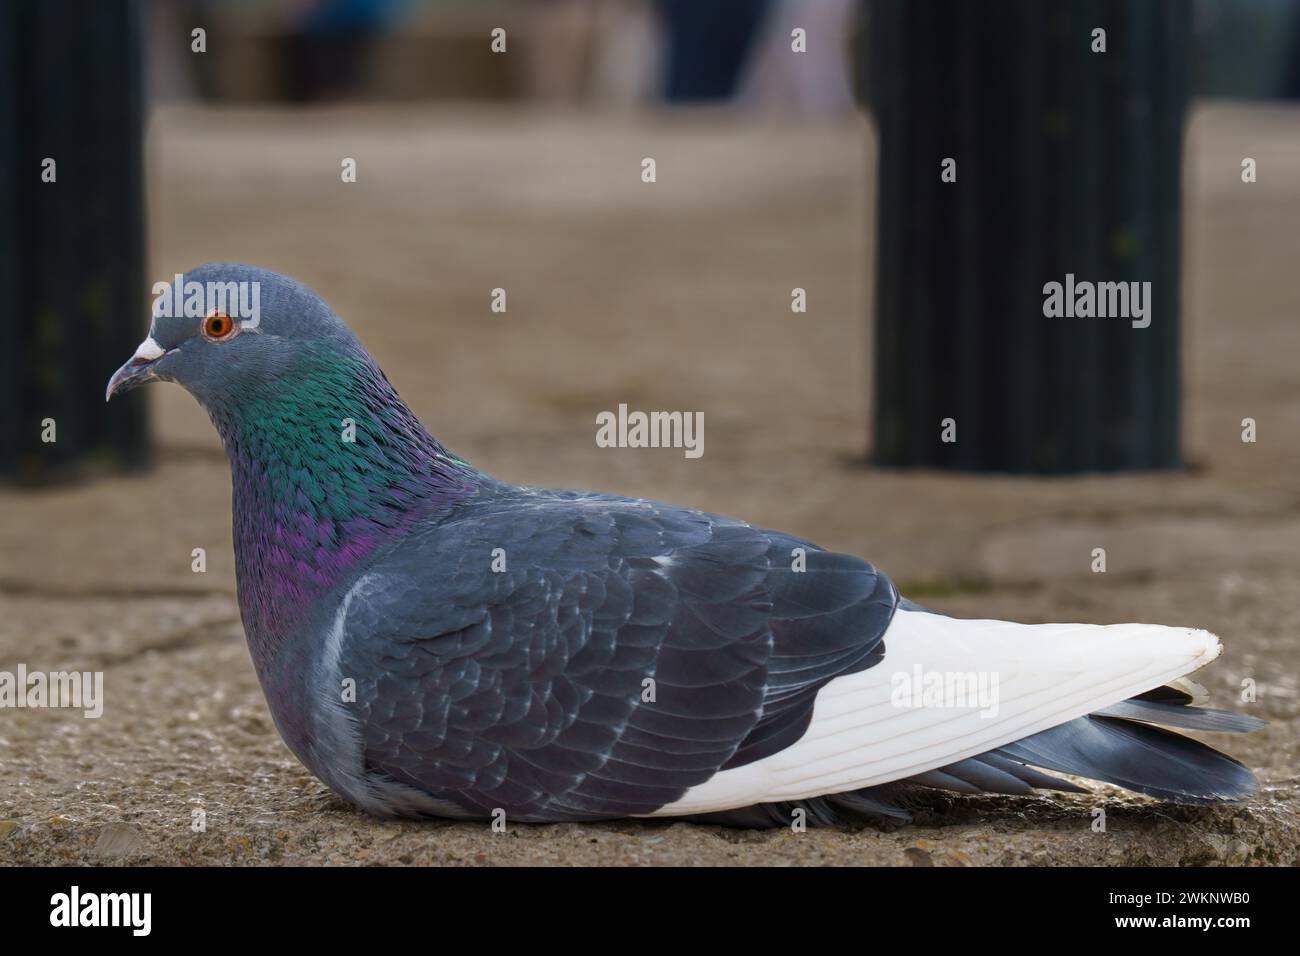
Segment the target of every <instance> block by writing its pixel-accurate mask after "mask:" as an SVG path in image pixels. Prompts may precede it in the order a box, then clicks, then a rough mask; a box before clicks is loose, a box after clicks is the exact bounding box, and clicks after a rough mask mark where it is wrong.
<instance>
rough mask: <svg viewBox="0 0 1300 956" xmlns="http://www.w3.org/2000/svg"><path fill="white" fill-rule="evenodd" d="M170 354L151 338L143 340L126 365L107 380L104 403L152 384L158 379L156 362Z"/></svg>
mask: <svg viewBox="0 0 1300 956" xmlns="http://www.w3.org/2000/svg"><path fill="white" fill-rule="evenodd" d="M173 351H174V350H173ZM170 354H171V352H169V351H167V350H166V349H164V348H163V347H162V346H161V345H159V344H158V343H157V342H155V341H154V340H153V337H152V336H150V337H149V338H147V339H145V340H144V341H143V342H141V343H140V347H139V348H138V349H136V350H135V354H134V355H132V356H131V357H130V358H129V359H127V360H126V364H125V365H123V366H122V367H121V368H120V369H118V370H117V371H116V372H114V373H113V377H112V378H110V379H109V380H108V388H107V389H106V390H105V391H104V401H106V402H107V401H109V400H110V399H111V398H112V397H113V396H114V395H117V394H118V393H120V392H129V391H131V389H133V388H135V387H136V386H137V385H143V384H144V383H145V382H152V381H153V380H154V379H155V378H157V377H158V374H157V372H156V370H155V366H156V365H157V364H158V360H159V359H160V358H162V357H163V356H164V355H170Z"/></svg>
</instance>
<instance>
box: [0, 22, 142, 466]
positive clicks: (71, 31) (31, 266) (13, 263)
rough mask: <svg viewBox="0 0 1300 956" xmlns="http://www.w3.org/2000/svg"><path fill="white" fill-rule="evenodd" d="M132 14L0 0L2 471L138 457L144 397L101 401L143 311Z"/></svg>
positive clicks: (137, 43)
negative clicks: (47, 161)
mask: <svg viewBox="0 0 1300 956" xmlns="http://www.w3.org/2000/svg"><path fill="white" fill-rule="evenodd" d="M140 18H141V11H140V7H139V4H138V3H136V2H131V0H102V2H95V0H85V2H76V3H28V2H22V0H0V79H2V80H3V85H4V88H3V90H0V301H3V302H4V308H3V309H0V475H4V476H6V477H8V478H12V479H17V480H19V481H23V482H28V483H44V482H48V481H52V480H57V479H61V478H66V477H70V476H75V475H79V474H84V473H85V472H87V471H88V470H91V469H100V468H105V467H108V468H111V467H123V466H125V467H138V466H140V465H143V464H144V463H145V462H146V460H147V454H148V444H147V435H146V426H145V408H144V404H143V400H142V396H140V395H129V396H126V398H127V399H128V401H126V402H122V403H119V402H113V403H112V405H106V404H105V403H104V383H105V382H106V381H107V379H108V376H109V375H111V374H112V372H113V370H114V369H115V368H116V367H117V366H118V365H120V364H121V362H122V360H123V358H124V357H125V356H127V355H129V354H130V352H131V350H132V349H133V348H134V347H135V345H136V343H137V342H138V341H139V340H140V338H141V337H142V333H143V330H144V328H145V324H146V317H147V314H148V312H147V310H148V301H147V299H146V297H145V292H146V285H145V279H144V240H143V236H144V224H143V214H144V200H143V194H144V186H143V170H142V149H141V136H142V128H143V102H142V80H141V58H142V55H143V51H142V40H141V19H140ZM46 159H52V160H54V166H53V167H52V168H51V167H49V166H48V165H47V164H46V163H45V160H46ZM50 176H53V177H54V181H52V182H47V181H45V179H44V178H43V177H45V178H48V177H50ZM51 438H53V439H54V440H53V441H50V440H49V439H51Z"/></svg>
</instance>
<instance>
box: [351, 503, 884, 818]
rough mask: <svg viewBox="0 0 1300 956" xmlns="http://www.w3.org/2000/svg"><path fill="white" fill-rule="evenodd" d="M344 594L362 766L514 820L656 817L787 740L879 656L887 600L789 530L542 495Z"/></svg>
mask: <svg viewBox="0 0 1300 956" xmlns="http://www.w3.org/2000/svg"><path fill="white" fill-rule="evenodd" d="M494 549H501V550H500V551H499V552H495V555H496V560H497V562H498V567H500V560H501V559H504V562H505V570H502V571H494V570H493V560H494ZM795 549H802V550H803V552H804V554H805V555H806V557H805V559H804V560H805V562H806V566H805V567H804V568H803V569H798V570H797V569H796V568H797V566H798V565H797V557H798V556H797V554H795V553H794V552H795ZM359 592H360V593H358V594H357V595H356V596H355V599H354V600H353V601H352V603H351V604H350V606H349V609H348V613H347V617H346V622H345V634H346V637H345V640H344V648H343V651H342V656H341V658H340V666H341V668H342V672H343V673H344V674H347V675H349V676H353V677H354V678H355V679H356V681H357V701H356V704H355V705H354V706H356V707H357V708H358V717H359V726H360V729H361V734H362V741H363V746H364V753H365V762H366V768H367V772H368V773H370V774H373V775H377V776H378V777H380V778H382V779H384V780H391V781H395V782H397V783H400V784H404V785H406V786H409V787H413V788H415V789H417V790H419V791H422V792H424V793H427V794H430V795H432V796H435V797H437V798H438V799H440V800H444V801H450V802H452V803H454V804H456V805H457V806H459V807H461V808H462V809H463V810H464V811H465V812H467V813H470V814H474V815H487V814H490V813H491V812H492V811H493V810H494V809H496V808H502V809H504V810H506V811H507V813H508V815H509V816H510V817H511V818H513V819H518V820H566V819H567V820H575V819H593V818H600V817H615V816H624V815H629V814H639V813H649V812H652V811H654V810H656V809H658V808H660V807H662V806H664V805H665V804H668V803H671V802H673V801H674V800H676V799H678V798H679V797H681V796H682V794H683V793H685V791H686V790H687V789H688V788H689V787H692V786H695V785H697V784H700V783H703V782H704V781H706V780H708V779H709V778H710V777H712V776H713V775H714V774H715V773H717V772H718V771H719V770H721V769H723V768H727V767H734V766H740V765H742V764H745V763H748V762H751V761H754V760H758V759H760V758H762V757H764V756H767V755H769V754H771V753H775V752H777V751H779V750H781V749H783V748H784V747H786V746H789V744H791V743H793V742H794V741H795V740H797V739H798V738H799V737H800V736H801V735H802V734H803V732H804V731H805V730H806V729H807V726H808V723H809V720H810V719H811V715H812V705H813V700H814V697H815V696H816V694H817V691H818V690H819V689H820V688H821V687H822V686H823V685H825V684H826V682H827V681H829V680H831V679H832V678H834V677H836V676H838V675H840V674H846V673H852V672H854V671H859V670H862V669H864V668H867V667H869V666H871V665H872V664H874V663H875V662H876V661H878V660H879V659H880V658H881V656H882V655H883V652H884V648H883V645H882V643H881V636H882V635H883V634H884V631H885V629H886V627H887V626H888V624H889V621H890V619H891V617H892V615H893V612H894V608H895V606H896V605H897V602H898V594H897V591H896V590H895V588H894V586H893V584H892V583H891V582H890V581H889V580H888V578H886V577H885V576H884V575H883V574H881V573H880V572H878V571H877V570H876V569H875V568H873V567H872V566H871V565H870V564H868V563H867V562H865V561H863V560H861V559H859V558H855V557H851V556H848V555H843V554H835V553H831V552H827V551H822V550H820V549H817V548H815V547H814V546H812V545H810V544H808V543H807V542H805V541H801V540H799V539H796V538H791V537H788V536H786V535H782V534H778V533H775V532H770V531H763V530H760V529H757V528H752V527H750V526H748V525H746V524H743V523H741V522H736V521H731V520H728V519H725V518H719V517H716V516H713V515H708V514H703V513H700V512H695V511H686V510H682V509H676V508H670V507H668V506H664V505H656V504H653V503H649V502H641V501H629V500H626V499H613V498H605V497H601V496H585V497H581V496H550V497H547V496H542V495H536V494H531V495H528V496H520V497H519V499H518V500H507V501H497V502H493V503H489V504H486V505H480V506H477V507H475V508H472V509H470V510H469V512H468V513H466V514H464V515H462V516H459V517H457V518H456V519H454V520H451V521H449V522H446V523H444V524H443V525H441V526H439V527H438V528H436V529H431V530H430V531H428V532H427V533H424V534H421V535H419V536H417V537H415V538H412V539H410V541H409V542H408V543H407V544H406V545H405V546H404V547H403V548H402V549H400V550H399V551H398V552H396V553H395V554H393V555H392V556H390V557H389V558H387V559H386V560H385V561H384V562H383V563H382V564H380V565H378V566H376V567H374V568H372V569H371V571H370V572H369V573H368V581H367V586H366V587H365V588H361V589H359Z"/></svg>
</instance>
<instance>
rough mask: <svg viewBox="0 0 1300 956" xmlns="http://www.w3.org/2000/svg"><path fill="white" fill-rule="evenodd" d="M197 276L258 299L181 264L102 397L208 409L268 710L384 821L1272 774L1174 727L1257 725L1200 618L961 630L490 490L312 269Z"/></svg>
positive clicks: (636, 509)
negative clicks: (1218, 689) (1209, 693)
mask: <svg viewBox="0 0 1300 956" xmlns="http://www.w3.org/2000/svg"><path fill="white" fill-rule="evenodd" d="M179 279H180V277H178V280H179ZM183 288H184V289H187V290H188V289H191V288H194V289H206V290H211V289H214V288H215V289H218V290H221V289H225V290H228V291H229V298H230V300H231V301H237V303H239V304H242V303H244V302H245V301H246V300H245V298H243V297H242V296H243V290H246V289H249V288H251V289H253V290H255V291H256V293H257V294H256V296H255V297H253V301H254V302H255V303H256V304H257V308H256V310H255V311H256V313H257V314H256V315H254V316H252V317H251V318H247V317H243V316H240V315H235V314H231V311H222V310H221V309H213V310H211V311H205V309H204V308H202V307H191V306H192V305H193V303H191V302H190V301H188V295H187V301H186V302H185V303H184V308H182V307H181V305H182V303H181V301H180V299H181V295H180V292H181V290H182V286H181V285H180V284H179V281H178V286H177V293H178V294H177V296H176V301H175V302H173V303H171V304H170V305H169V304H168V303H165V302H163V301H162V300H163V298H164V297H161V296H160V299H159V302H156V303H155V308H154V315H153V320H152V324H151V327H150V330H149V336H148V338H146V339H145V340H144V342H143V343H142V344H141V345H140V346H139V348H138V349H137V350H136V352H135V354H134V355H133V356H132V357H131V358H130V359H129V360H128V361H127V362H126V364H124V365H123V366H122V367H121V368H120V369H118V371H117V372H116V373H115V374H114V375H113V376H112V379H111V380H110V381H109V383H108V389H107V397H108V398H112V396H113V395H115V394H119V393H122V392H126V391H127V390H129V389H131V388H134V387H135V386H137V385H140V384H142V383H144V382H149V381H152V380H162V381H170V382H174V383H176V384H178V385H180V386H182V387H183V388H185V389H186V390H188V391H189V392H190V394H191V395H193V396H194V398H195V399H197V400H198V402H199V403H200V404H201V405H202V406H203V408H204V409H206V411H207V412H208V415H209V416H210V418H211V419H212V422H213V424H214V425H215V426H216V429H217V431H218V432H219V433H220V436H221V440H222V442H223V444H224V446H225V451H226V454H227V457H228V458H229V461H230V468H231V479H232V485H233V523H234V547H235V567H236V578H237V587H238V597H239V607H240V613H241V618H242V621H243V625H244V630H245V633H246V636H247V640H248V647H249V652H250V656H251V658H252V662H253V664H254V667H255V669H256V671H257V676H258V679H259V681H260V683H261V686H262V689H263V692H264V693H265V695H266V700H267V704H268V706H269V708H270V711H271V714H272V716H273V718H274V721H275V725H276V728H277V729H278V731H279V733H280V734H281V736H282V737H283V739H284V741H285V743H286V744H287V745H288V747H289V749H290V750H292V751H293V753H294V754H295V755H296V756H297V757H298V758H299V759H300V760H301V761H302V763H303V764H304V765H305V766H306V767H307V768H308V769H309V770H310V771H311V772H312V773H313V774H314V775H315V776H316V777H318V778H319V779H320V780H321V781H323V782H324V783H325V784H326V785H328V786H329V787H330V788H332V789H333V790H334V791H336V792H337V793H338V794H340V795H342V796H343V797H344V798H346V799H347V800H348V801H350V802H351V803H353V804H354V805H356V806H357V807H360V808H362V809H363V810H365V811H368V812H370V813H373V814H376V815H380V816H401V817H438V818H452V819H496V818H499V817H500V815H501V814H504V815H505V817H506V818H508V819H511V820H515V821H520V822H537V823H545V822H559V821H570V822H573V821H593V820H605V819H614V818H623V817H675V818H685V819H688V820H695V821H703V822H709V823H717V824H724V825H729V826H737V827H770V826H780V825H788V824H790V823H791V822H792V821H794V820H797V819H803V820H805V821H807V822H811V823H816V824H843V823H852V822H858V821H862V820H864V819H865V820H884V821H889V820H907V819H909V813H910V812H911V809H914V807H915V805H916V801H917V799H918V794H919V795H920V796H921V797H922V798H924V796H925V795H926V794H927V793H932V792H933V791H935V790H944V791H953V792H955V793H958V794H984V793H989V794H1011V795H1027V794H1031V793H1033V792H1034V791H1036V790H1043V789H1047V790H1057V791H1065V792H1085V793H1087V792H1090V791H1088V790H1087V789H1086V788H1085V787H1083V786H1081V785H1080V783H1078V782H1076V779H1068V778H1085V779H1090V780H1095V781H1101V782H1105V783H1109V784H1113V785H1115V786H1118V787H1121V788H1124V789H1127V790H1129V791H1133V792H1136V793H1139V794H1145V795H1147V796H1150V797H1154V798H1156V799H1158V800H1163V801H1170V802H1173V803H1181V804H1224V803H1237V802H1241V801H1243V800H1245V799H1246V798H1248V797H1249V796H1250V794H1251V793H1253V792H1254V790H1255V787H1256V783H1255V778H1254V776H1253V775H1252V774H1251V772H1250V771H1249V770H1248V769H1247V768H1246V767H1245V766H1243V765H1242V764H1241V763H1239V762H1238V761H1236V760H1234V759H1232V758H1230V757H1228V756H1226V755H1224V754H1222V753H1220V752H1218V751H1216V750H1214V749H1211V748H1210V747H1208V746H1206V745H1205V744H1203V743H1200V742H1198V741H1196V740H1193V739H1192V738H1190V737H1187V736H1184V735H1182V734H1179V733H1176V732H1175V731H1176V730H1192V731H1209V732H1216V733H1223V732H1226V733H1241V732H1246V731H1250V730H1253V729H1255V728H1257V727H1259V726H1261V725H1262V723H1263V721H1260V720H1257V719H1255V718H1253V717H1249V716H1246V715H1242V714H1237V713H1232V712H1229V711H1222V710H1213V709H1209V708H1207V707H1205V706H1204V704H1205V703H1206V694H1205V692H1204V690H1203V689H1202V688H1201V687H1200V686H1199V685H1197V684H1194V683H1193V682H1191V681H1190V680H1189V679H1188V675H1189V674H1191V673H1192V672H1193V671H1195V670H1197V669H1198V668H1201V667H1203V666H1205V665H1207V664H1209V663H1210V662H1211V661H1213V660H1214V659H1215V658H1216V657H1218V656H1219V654H1220V652H1221V650H1222V645H1221V644H1220V642H1219V639H1218V638H1217V637H1216V636H1215V635H1213V634H1211V633H1209V632H1207V631H1204V630H1199V629H1195V628H1190V627H1166V626H1159V625H1154V624H1111V625H1091V624H1037V625H1027V624H1017V623H1012V622H1007V621H997V620H965V619H958V618H954V617H950V616H947V615H944V614H941V613H937V612H935V611H932V610H928V609H927V608H925V607H923V606H921V605H919V604H916V603H914V602H912V601H909V600H907V599H906V598H903V597H901V596H900V594H899V592H898V589H897V588H896V587H895V585H894V584H893V582H892V581H891V580H890V579H889V578H888V577H887V576H886V575H885V574H884V572H882V571H880V570H878V569H877V568H875V567H874V566H873V565H871V564H870V563H868V562H867V561H865V560H863V559H862V558H859V557H855V556H853V555H850V554H842V553H836V552H833V551H828V550H825V549H823V548H820V547H818V546H817V545H815V544H813V543H812V542H810V541H807V540H805V539H803V538H799V537H796V536H794V535H790V534H785V533H782V532H778V531H769V530H765V529H762V528H757V527H754V526H753V525H750V524H747V523H746V522H744V521H740V520H737V519H734V518H727V517H722V516H720V515H715V514H709V513H706V512H703V511H697V510H693V509H690V508H678V507H674V506H672V505H668V504H663V503H660V502H657V501H649V500H643V499H639V498H629V497H621V496H618V495H612V494H599V493H595V492H588V491H572V490H555V489H548V488H539V487H529V486H524V485H517V484H512V483H509V482H506V481H502V480H499V479H497V478H494V477H492V476H490V475H488V474H486V473H484V472H482V471H479V470H477V469H476V468H474V467H473V466H472V465H470V464H469V463H468V462H467V461H465V460H464V459H463V458H460V457H457V456H456V455H454V454H452V453H451V452H450V451H448V450H447V448H445V447H444V446H443V445H442V444H441V443H440V442H439V441H438V440H437V439H436V438H434V437H433V435H432V434H430V433H429V431H427V430H426V429H425V428H424V426H423V425H422V424H421V423H420V421H419V419H418V418H417V417H416V416H415V414H414V413H413V412H412V411H411V409H410V408H409V407H408V406H407V405H406V404H405V403H404V402H403V401H402V399H401V398H399V397H398V394H397V392H396V390H395V389H394V388H393V386H392V385H391V384H390V383H389V381H388V379H387V378H386V377H385V375H384V373H383V371H381V370H380V368H379V366H378V364H377V363H376V362H375V360H374V359H373V358H372V357H371V355H370V353H369V352H367V351H366V349H365V348H364V347H363V346H362V345H361V343H360V342H359V341H358V340H357V338H356V336H354V335H353V333H352V332H351V331H350V330H349V329H348V327H347V326H346V325H345V324H344V322H343V321H342V320H341V319H340V318H339V316H338V315H336V314H335V313H334V311H333V310H332V309H331V308H330V307H329V306H328V305H327V304H326V303H325V302H324V301H323V300H322V299H321V298H320V297H319V296H318V295H317V294H316V293H314V292H312V291H311V290H310V289H308V288H307V287H306V286H304V285H302V284H300V283H299V282H297V281H295V280H293V279H291V278H288V277H286V276H282V275H278V274H276V273H274V272H270V271H267V270H264V269H260V268H256V267H253V266H246V265H231V264H210V265H205V266H201V267H199V268H197V269H194V270H192V271H190V272H189V273H187V274H185V276H184V287H183ZM236 290H239V291H240V297H239V298H238V299H237V300H236V296H235V291H236ZM196 301H197V302H198V304H199V306H202V304H203V300H202V297H200V298H199V299H198V300H196ZM236 311H237V310H236ZM1060 775H1065V776H1060Z"/></svg>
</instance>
